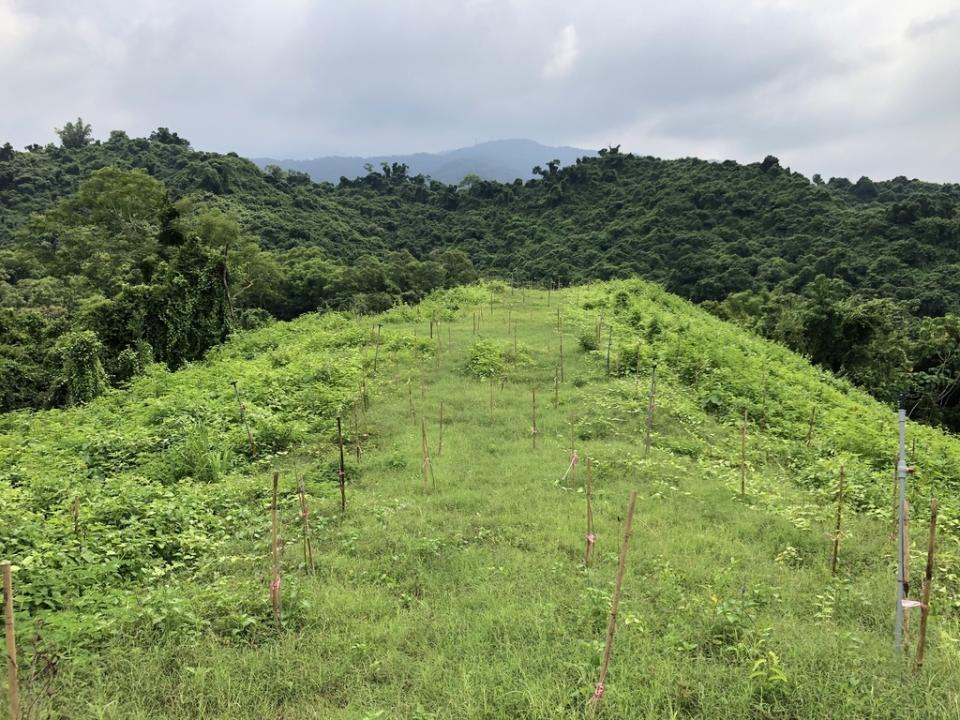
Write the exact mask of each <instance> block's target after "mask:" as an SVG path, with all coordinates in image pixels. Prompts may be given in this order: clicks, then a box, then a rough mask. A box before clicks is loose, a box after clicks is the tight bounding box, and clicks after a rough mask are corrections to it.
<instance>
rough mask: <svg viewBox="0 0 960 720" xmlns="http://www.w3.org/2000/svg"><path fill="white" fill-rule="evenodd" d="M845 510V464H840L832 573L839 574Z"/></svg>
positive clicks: (831, 563)
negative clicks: (841, 528) (839, 556)
mask: <svg viewBox="0 0 960 720" xmlns="http://www.w3.org/2000/svg"><path fill="white" fill-rule="evenodd" d="M842 511H843V465H841V466H840V482H839V484H838V486H837V526H836V528H835V529H834V531H833V558H832V559H831V561H830V574H831V575H836V574H837V557H838V555H839V553H840V514H841V512H842Z"/></svg>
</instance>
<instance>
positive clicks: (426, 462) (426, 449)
mask: <svg viewBox="0 0 960 720" xmlns="http://www.w3.org/2000/svg"><path fill="white" fill-rule="evenodd" d="M420 452H421V455H422V458H423V462H422V463H421V466H420V470H421V472H422V474H423V489H424V490H426V489H427V485H428V484H433V485H436V484H437V480H436V478H435V477H434V475H433V465H432V464H431V463H430V446H429V445H428V444H427V423H426V420H424V419H423V418H422V417H421V418H420ZM428 480H429V483H428Z"/></svg>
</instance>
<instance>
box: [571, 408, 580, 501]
mask: <svg viewBox="0 0 960 720" xmlns="http://www.w3.org/2000/svg"><path fill="white" fill-rule="evenodd" d="M570 458H571V463H570V472H571V477H570V479H571V481H572V482H573V484H574V486H576V484H577V464H578V463H577V414H576V413H574V414H573V415H571V416H570Z"/></svg>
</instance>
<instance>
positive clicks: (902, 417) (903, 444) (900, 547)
mask: <svg viewBox="0 0 960 720" xmlns="http://www.w3.org/2000/svg"><path fill="white" fill-rule="evenodd" d="M897 422H898V425H899V430H900V452H899V455H898V459H897V497H898V500H897V623H896V629H895V631H894V651H895V652H896V654H897V655H900V651H901V645H902V644H903V600H904V599H905V598H906V593H905V589H906V583H907V578H906V577H904V567H903V556H904V551H905V549H906V548H905V547H904V542H905V532H904V520H905V518H904V509H905V504H906V495H907V440H906V426H907V409H906V402H905V399H904V397H903V396H902V395H901V396H900V410H899V413H898V420H897Z"/></svg>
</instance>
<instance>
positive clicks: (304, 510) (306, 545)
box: [297, 473, 317, 573]
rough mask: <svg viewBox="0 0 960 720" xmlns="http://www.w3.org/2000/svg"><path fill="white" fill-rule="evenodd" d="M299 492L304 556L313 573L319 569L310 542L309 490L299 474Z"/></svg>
mask: <svg viewBox="0 0 960 720" xmlns="http://www.w3.org/2000/svg"><path fill="white" fill-rule="evenodd" d="M297 494H298V495H299V496H300V517H302V518H303V558H304V560H306V562H307V567H308V568H310V572H311V573H315V572H316V571H317V568H316V566H315V565H314V564H313V545H312V544H311V542H310V508H309V507H307V492H306V488H304V486H303V475H300V474H299V473H298V474H297Z"/></svg>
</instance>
